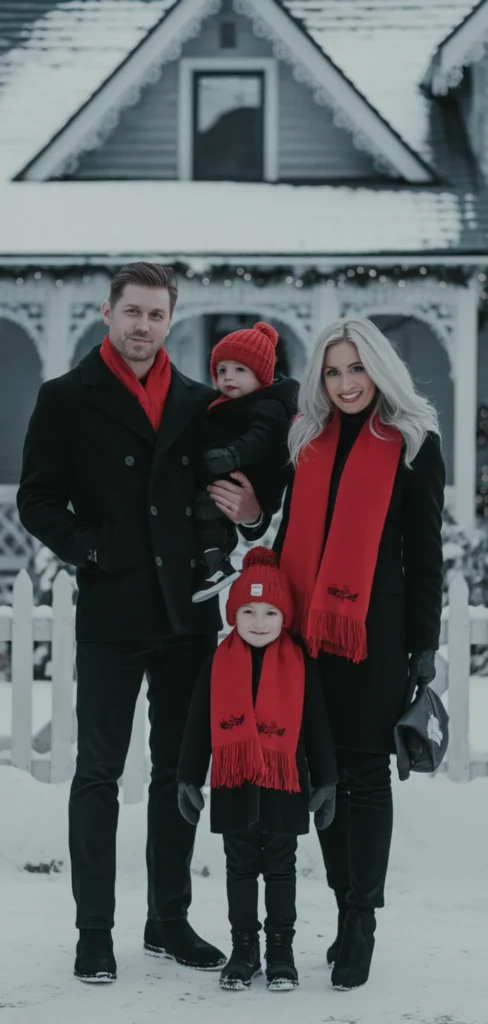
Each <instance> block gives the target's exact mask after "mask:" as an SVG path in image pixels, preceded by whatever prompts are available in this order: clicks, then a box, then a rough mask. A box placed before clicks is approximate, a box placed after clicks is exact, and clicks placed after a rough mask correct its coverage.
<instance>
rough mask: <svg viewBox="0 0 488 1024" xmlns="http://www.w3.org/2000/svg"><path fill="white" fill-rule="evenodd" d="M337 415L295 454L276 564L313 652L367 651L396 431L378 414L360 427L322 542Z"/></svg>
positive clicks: (359, 655) (359, 656)
mask: <svg viewBox="0 0 488 1024" xmlns="http://www.w3.org/2000/svg"><path fill="white" fill-rule="evenodd" d="M340 424H341V418H340V416H339V415H335V416H334V417H333V419H332V420H331V421H330V422H329V423H328V424H327V426H326V427H325V429H324V430H323V431H322V433H321V434H320V436H319V437H317V438H316V439H315V440H314V441H312V442H311V443H310V444H309V445H308V446H307V448H306V449H305V450H304V451H302V452H301V453H300V458H299V461H298V466H297V470H296V474H295V480H294V484H293V491H292V497H291V508H290V518H289V522H288V528H287V531H286V536H285V543H284V546H283V552H282V556H281V561H280V567H281V569H282V570H283V571H284V572H285V574H286V576H287V578H288V583H289V584H290V587H291V590H292V596H293V604H294V608H295V620H294V624H293V627H294V629H295V631H296V632H297V633H300V634H301V635H302V636H303V637H304V639H305V641H306V644H307V647H308V649H309V651H310V653H311V655H312V656H313V657H314V658H316V657H317V654H318V652H319V651H320V650H322V651H329V652H330V653H331V654H337V655H339V656H341V657H343V658H349V659H350V660H351V661H353V662H356V663H357V662H360V661H363V660H364V658H366V657H367V654H368V651H367V644H366V615H367V613H368V607H369V600H370V596H371V586H372V583H373V576H374V571H375V568H376V561H377V558H378V548H379V544H380V540H381V534H382V532H383V526H384V523H385V519H386V514H387V512H388V506H389V504H390V499H391V493H392V490H393V482H394V479H395V474H396V471H397V468H398V462H399V459H400V451H401V446H402V437H401V435H400V433H399V432H398V431H397V430H396V429H394V428H393V427H388V426H385V425H384V424H382V423H380V422H379V421H378V420H376V421H375V429H377V430H378V433H381V436H382V438H384V439H385V440H383V439H380V438H377V437H375V436H374V434H372V433H371V430H370V423H369V419H368V420H367V422H366V423H365V424H364V426H363V428H362V430H361V431H360V433H359V435H358V437H357V439H356V442H355V443H354V445H353V447H352V449H351V452H350V454H349V457H348V459H347V462H346V465H345V467H344V470H343V473H342V476H341V479H340V482H339V487H338V491H337V497H336V502H335V507H334V512H333V515H332V522H331V526H330V530H329V535H328V537H327V542H326V545H325V548H324V547H323V544H324V529H325V521H326V515H327V508H328V502H329V488H330V480H331V476H332V468H333V465H334V459H335V455H336V451H337V445H338V442H339V433H340Z"/></svg>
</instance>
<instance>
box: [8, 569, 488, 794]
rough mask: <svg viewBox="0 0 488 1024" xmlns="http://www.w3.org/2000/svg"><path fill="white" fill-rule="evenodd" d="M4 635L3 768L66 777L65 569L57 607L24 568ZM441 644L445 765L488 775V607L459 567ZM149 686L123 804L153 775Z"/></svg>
mask: <svg viewBox="0 0 488 1024" xmlns="http://www.w3.org/2000/svg"><path fill="white" fill-rule="evenodd" d="M0 641H8V642H11V644H12V677H11V698H12V705H11V706H12V714H11V729H10V731H9V732H7V733H4V734H3V735H1V733H2V724H1V722H0V766H1V765H2V764H3V765H5V764H10V765H14V766H15V767H17V768H21V769H23V770H24V771H28V772H31V774H32V775H34V776H35V777H36V778H37V779H40V780H41V781H44V782H65V781H66V780H68V779H70V778H71V777H72V774H73V766H74V756H75V749H76V721H75V714H74V700H75V682H74V604H73V586H72V583H71V580H70V578H69V576H68V575H67V573H66V572H65V571H64V570H63V571H61V572H60V573H59V574H58V576H57V577H56V580H55V583H54V589H53V605H52V608H51V607H47V606H44V605H43V606H40V607H36V606H34V604H33V595H32V583H31V580H30V578H29V576H28V574H27V572H26V571H25V570H22V571H21V572H20V573H19V574H18V576H17V578H16V581H15V584H14V592H13V604H12V605H6V606H0ZM35 641H45V642H46V641H48V642H51V643H52V683H51V697H52V700H51V709H50V716H51V717H50V721H48V722H47V723H45V725H44V727H43V728H42V729H41V731H40V732H38V733H37V734H33V729H32V707H33V688H34V687H35V686H38V685H40V684H38V683H35V682H34V681H33V644H34V642H35ZM441 642H442V643H443V644H446V643H447V646H448V658H447V659H445V658H443V657H442V656H441V655H438V657H437V678H436V680H435V683H434V686H435V689H436V690H437V692H438V693H440V694H441V693H443V692H444V691H445V690H446V689H447V691H448V707H449V715H450V744H449V750H448V753H447V757H446V759H445V761H444V763H443V765H442V767H441V771H446V772H447V774H448V777H449V778H450V779H451V780H452V781H455V782H465V781H469V780H470V779H473V778H475V777H477V776H479V775H487V774H488V723H487V753H486V754H484V753H482V754H479V753H476V754H475V755H472V753H471V750H470V742H469V714H470V686H469V660H470V645H471V644H487V645H488V612H487V610H486V609H476V608H470V607H469V606H468V589H467V585H466V582H465V580H464V578H463V576H462V575H461V574H460V573H458V574H457V575H456V576H455V577H454V578H453V580H452V582H451V586H450V590H449V606H448V607H447V608H445V609H444V614H443V622H442V635H441ZM2 685H5V684H2ZM42 685H46V684H42ZM486 685H487V687H488V678H487V681H486ZM145 691H146V686H145V684H144V685H143V687H142V688H141V693H140V695H139V700H138V702H137V706H136V713H135V718H134V725H133V729H132V737H131V744H130V749H129V754H128V757H127V761H126V765H125V770H124V775H123V778H122V780H121V784H122V787H123V798H124V802H125V803H137V802H139V801H140V800H142V799H143V796H144V783H145V782H146V781H147V780H148V776H149V763H148V757H147V745H146V711H145V704H146V694H145Z"/></svg>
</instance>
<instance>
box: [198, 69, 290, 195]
mask: <svg viewBox="0 0 488 1024" xmlns="http://www.w3.org/2000/svg"><path fill="white" fill-rule="evenodd" d="M199 71H232V72H235V73H236V74H239V72H240V71H255V72H262V73H263V74H264V127H263V131H264V140H263V145H264V161H263V163H264V181H276V180H277V178H278V65H277V61H276V60H275V59H273V58H260V57H246V58H239V57H238V58H233V57H185V58H183V59H182V60H180V61H179V100H178V103H179V106H178V177H179V178H180V180H181V181H192V180H193V123H194V120H193V119H194V110H193V97H194V92H193V80H194V75H195V72H199Z"/></svg>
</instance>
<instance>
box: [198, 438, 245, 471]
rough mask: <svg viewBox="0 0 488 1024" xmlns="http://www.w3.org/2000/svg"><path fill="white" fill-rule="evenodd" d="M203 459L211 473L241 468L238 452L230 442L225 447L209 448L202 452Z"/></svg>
mask: <svg viewBox="0 0 488 1024" xmlns="http://www.w3.org/2000/svg"><path fill="white" fill-rule="evenodd" d="M203 459H204V462H205V465H206V467H207V469H209V470H210V472H211V473H233V472H234V470H236V469H240V468H241V460H240V458H239V453H238V452H237V451H236V449H235V448H234V447H233V446H232V445H231V444H230V445H229V446H228V447H227V448H211V449H210V451H208V452H204V455H203Z"/></svg>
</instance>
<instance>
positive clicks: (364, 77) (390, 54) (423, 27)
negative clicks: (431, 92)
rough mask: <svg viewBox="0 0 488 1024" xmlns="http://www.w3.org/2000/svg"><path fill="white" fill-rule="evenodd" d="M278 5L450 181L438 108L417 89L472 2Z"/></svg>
mask: <svg viewBox="0 0 488 1024" xmlns="http://www.w3.org/2000/svg"><path fill="white" fill-rule="evenodd" d="M283 2H284V4H285V6H286V7H287V8H288V9H289V10H290V11H291V13H292V14H293V15H294V17H295V18H300V19H301V20H302V21H303V24H304V26H305V28H306V29H307V32H308V33H309V34H310V35H311V36H312V38H313V39H314V40H315V41H316V42H317V44H318V45H319V46H321V47H323V48H324V49H326V50H327V53H328V54H329V55H330V56H331V58H332V59H333V60H334V61H335V63H336V64H337V65H338V66H339V67H340V68H341V69H342V71H343V72H344V74H346V75H347V76H348V78H350V79H351V81H352V82H354V84H355V85H356V86H357V88H358V89H359V90H360V91H361V92H362V94H363V95H364V96H366V97H367V98H368V99H369V101H370V102H371V103H372V104H373V106H374V107H375V108H376V110H378V111H379V112H380V114H381V115H382V116H383V117H384V118H385V119H386V120H387V121H388V123H389V124H391V125H393V126H394V128H395V130H396V131H397V132H398V133H399V135H400V136H401V137H402V138H403V139H405V141H406V142H407V143H408V145H409V146H411V148H412V149H413V150H414V151H415V152H416V153H419V154H420V155H421V156H422V158H423V159H424V160H426V161H427V163H428V164H429V166H434V167H435V168H436V169H437V171H438V172H440V173H441V174H443V175H444V176H445V177H447V178H448V179H449V178H450V173H449V168H445V167H443V166H442V165H441V164H440V161H439V156H440V155H441V154H439V153H438V147H437V139H438V137H439V134H441V126H440V125H439V124H438V120H439V119H438V117H437V112H436V110H435V104H434V103H433V101H432V99H431V98H430V97H429V96H426V95H425V94H424V93H423V92H422V90H421V88H420V85H421V82H422V78H423V76H424V74H425V71H426V68H427V67H428V65H429V63H430V61H431V59H432V55H433V53H434V52H435V50H436V48H437V47H438V46H439V44H440V43H441V42H442V40H443V39H444V38H445V37H446V35H447V34H448V33H449V32H451V31H452V29H453V28H454V27H455V26H456V25H458V24H459V22H460V20H461V19H462V18H464V17H465V16H466V15H467V14H468V13H469V12H470V11H471V10H472V9H473V7H474V5H475V0H283ZM442 155H443V154H442Z"/></svg>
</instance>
